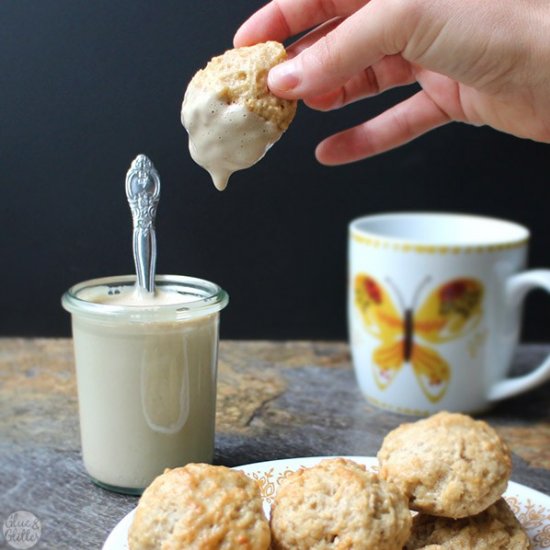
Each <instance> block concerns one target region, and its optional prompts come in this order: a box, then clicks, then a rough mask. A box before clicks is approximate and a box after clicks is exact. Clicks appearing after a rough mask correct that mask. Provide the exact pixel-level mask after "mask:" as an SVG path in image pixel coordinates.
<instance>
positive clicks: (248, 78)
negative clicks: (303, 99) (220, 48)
mask: <svg viewBox="0 0 550 550" xmlns="http://www.w3.org/2000/svg"><path fill="white" fill-rule="evenodd" d="M285 59H286V51H285V48H284V46H283V45H282V44H280V43H279V42H274V41H270V42H263V43H261V44H256V45H254V46H246V47H244V48H234V49H232V50H227V51H226V52H225V53H224V54H223V55H219V56H217V57H213V58H212V59H211V60H210V62H209V63H208V64H207V65H206V67H205V68H204V69H201V70H200V71H198V72H197V73H196V74H195V76H194V77H193V78H192V80H191V82H190V83H189V88H195V89H202V90H208V91H210V92H214V93H215V94H216V95H217V96H218V98H219V99H220V100H222V101H224V102H225V103H227V104H231V103H240V104H242V105H245V106H246V108H247V109H248V110H249V111H251V112H253V113H256V114H257V115H258V116H260V117H262V118H263V119H264V120H268V121H270V122H272V123H274V124H275V125H276V126H277V127H278V128H279V130H281V131H282V132H284V131H285V130H286V129H287V128H288V126H289V125H290V123H291V122H292V119H293V118H294V115H295V114H296V106H297V102H296V101H295V100H289V99H282V98H280V97H277V96H275V95H273V94H272V93H271V92H270V90H269V88H268V87H267V73H268V72H269V70H270V69H271V68H272V67H274V66H275V65H278V64H279V63H281V62H282V61H284V60H285Z"/></svg>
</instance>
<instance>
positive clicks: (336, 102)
mask: <svg viewBox="0 0 550 550" xmlns="http://www.w3.org/2000/svg"><path fill="white" fill-rule="evenodd" d="M415 80H416V78H415V76H414V73H413V70H412V67H411V65H410V64H409V63H408V62H407V61H405V60H404V59H403V58H402V57H401V56H400V55H391V56H387V57H384V58H383V59H381V60H380V61H379V62H378V63H375V64H374V65H373V66H372V67H367V68H366V69H365V70H364V71H361V72H360V73H359V74H358V75H355V76H354V77H352V78H351V79H350V80H348V81H347V82H346V83H345V84H344V85H343V86H341V87H340V88H338V89H336V90H332V91H330V92H328V93H327V94H323V95H320V96H315V97H306V98H304V102H305V103H306V105H308V106H309V107H311V108H313V109H317V110H319V111H329V110H331V109H338V108H340V107H343V106H345V105H348V104H350V103H353V102H354V101H358V100H360V99H364V98H366V97H369V96H372V95H375V94H379V93H381V92H384V91H386V90H389V89H390V88H393V87H395V86H405V85H407V84H412V83H413V82H415Z"/></svg>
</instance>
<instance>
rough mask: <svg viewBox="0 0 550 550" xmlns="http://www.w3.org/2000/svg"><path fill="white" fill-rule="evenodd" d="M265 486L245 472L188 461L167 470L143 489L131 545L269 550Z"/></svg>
mask: <svg viewBox="0 0 550 550" xmlns="http://www.w3.org/2000/svg"><path fill="white" fill-rule="evenodd" d="M270 539H271V536H270V532H269V524H268V522H267V520H266V518H265V516H264V513H263V508H262V499H261V496H260V490H259V487H258V485H257V484H256V482H255V481H254V480H252V479H250V478H249V477H247V476H246V475H245V474H244V473H243V472H240V471H237V470H232V469H230V468H225V467H224V466H210V465H208V464H188V465H187V466H185V467H183V468H175V469H173V470H167V471H166V472H165V473H164V474H162V475H160V476H158V477H157V478H156V479H155V480H154V481H153V482H152V483H151V485H150V486H149V487H148V488H147V489H146V490H145V492H144V493H143V495H142V497H141V499H140V501H139V504H138V507H137V510H136V514H135V517H134V520H133V522H132V524H131V526H130V529H129V534H128V543H129V548H130V550H158V549H160V548H162V549H163V550H183V549H187V550H214V549H219V550H234V549H238V548H243V549H246V550H267V549H268V548H269V544H270Z"/></svg>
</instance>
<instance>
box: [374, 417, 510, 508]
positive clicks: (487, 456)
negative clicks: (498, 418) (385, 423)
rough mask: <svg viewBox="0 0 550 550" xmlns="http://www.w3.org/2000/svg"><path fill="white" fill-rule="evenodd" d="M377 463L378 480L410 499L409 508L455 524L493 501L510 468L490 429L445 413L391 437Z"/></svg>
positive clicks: (505, 450)
mask: <svg viewBox="0 0 550 550" xmlns="http://www.w3.org/2000/svg"><path fill="white" fill-rule="evenodd" d="M378 460H379V462H380V475H381V477H383V478H384V479H386V480H389V481H392V482H393V483H395V484H396V485H397V486H398V487H399V488H400V489H401V490H402V491H403V492H404V493H405V494H406V495H407V496H408V497H409V506H410V508H411V509H413V510H417V511H419V512H424V513H426V514H430V515H434V516H444V517H449V518H454V519H457V518H462V517H466V516H470V515H474V514H478V513H479V512H481V511H483V510H485V509H486V508H488V507H489V506H490V505H491V504H493V503H494V502H496V501H497V500H498V499H499V498H500V496H501V495H502V494H503V493H504V491H505V490H506V486H507V484H508V479H509V477H510V473H511V469H512V461H511V457H510V452H509V450H508V448H507V447H506V445H505V444H504V443H503V441H502V440H501V439H500V438H499V436H498V435H497V433H496V432H495V431H494V430H493V429H492V428H491V427H490V426H489V425H488V424H486V423H485V422H483V421H476V420H474V419H472V418H470V417H469V416H465V415H462V414H455V413H447V412H442V413H438V414H436V415H434V416H431V417H429V418H426V419H424V420H420V421H418V422H414V423H408V424H402V425H401V426H399V427H398V428H397V429H395V430H393V431H392V432H390V433H389V434H388V435H387V436H386V437H385V439H384V442H383V444H382V447H381V449H380V451H379V452H378Z"/></svg>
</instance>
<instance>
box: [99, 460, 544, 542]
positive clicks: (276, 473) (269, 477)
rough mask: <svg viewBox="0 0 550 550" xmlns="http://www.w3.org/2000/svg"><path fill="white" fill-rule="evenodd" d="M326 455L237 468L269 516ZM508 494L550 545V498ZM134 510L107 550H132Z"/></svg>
mask: <svg viewBox="0 0 550 550" xmlns="http://www.w3.org/2000/svg"><path fill="white" fill-rule="evenodd" d="M324 458H331V457H319V456H315V457H309V458H290V459H286V460H272V461H270V462H257V463H255V464H247V465H245V466H239V467H238V468H235V469H236V470H242V471H243V472H244V473H245V474H246V475H248V476H249V477H251V478H253V479H256V480H257V481H258V482H259V484H260V488H261V492H262V497H263V499H264V510H265V513H266V515H267V516H268V517H269V509H270V505H271V502H272V501H273V497H274V496H275V493H276V492H277V488H278V486H279V483H280V482H281V479H283V478H284V477H285V476H287V475H288V474H289V473H291V472H294V471H296V470H299V469H300V468H308V467H310V466H314V465H315V464H317V463H318V462H319V461H320V460H322V459H324ZM345 458H350V459H351V460H355V462H359V463H360V464H364V465H365V466H367V467H368V468H369V469H372V470H376V469H377V466H378V462H377V460H376V458H374V457H365V456H349V457H345ZM504 496H505V497H506V500H507V501H508V504H509V505H510V507H511V508H512V510H513V511H514V513H515V514H516V516H517V517H518V519H519V520H520V522H521V524H522V525H523V527H524V528H525V530H526V531H527V533H528V534H529V536H530V537H531V540H532V542H533V550H543V549H544V548H550V497H547V496H546V495H543V494H542V493H539V492H538V491H535V490H534V489H530V488H529V487H525V485H520V484H519V483H514V482H513V481H510V483H509V484H508V489H507V490H506V492H505V493H504ZM134 512H135V510H132V511H131V512H130V513H129V514H127V515H126V516H125V517H124V518H122V519H121V520H120V522H119V523H118V524H117V525H116V527H115V528H114V529H113V530H112V531H111V534H110V535H109V537H108V538H107V540H106V541H105V544H104V545H103V550H128V529H129V527H130V524H131V523H132V518H133V517H134Z"/></svg>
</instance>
